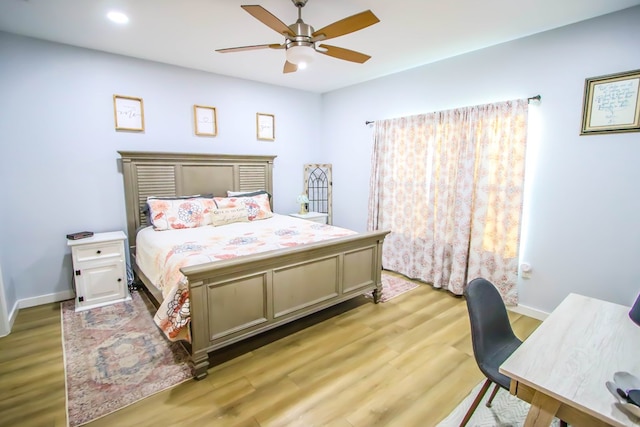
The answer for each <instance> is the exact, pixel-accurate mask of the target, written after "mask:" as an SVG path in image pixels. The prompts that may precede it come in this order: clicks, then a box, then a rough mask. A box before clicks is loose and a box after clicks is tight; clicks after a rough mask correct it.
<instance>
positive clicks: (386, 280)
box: [364, 271, 420, 302]
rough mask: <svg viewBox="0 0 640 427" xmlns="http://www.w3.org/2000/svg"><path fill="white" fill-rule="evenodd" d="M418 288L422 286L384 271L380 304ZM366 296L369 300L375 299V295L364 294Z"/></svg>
mask: <svg viewBox="0 0 640 427" xmlns="http://www.w3.org/2000/svg"><path fill="white" fill-rule="evenodd" d="M418 286H420V285H419V284H417V283H415V282H412V281H410V280H407V279H403V278H402V277H398V276H395V275H392V274H389V273H387V272H385V271H383V272H382V295H381V297H380V302H387V301H389V300H390V299H392V298H395V297H397V296H400V295H402V294H404V293H405V292H409V291H410V290H412V289H415V288H417V287H418ZM364 296H365V297H367V298H373V293H372V292H367V293H366V294H364Z"/></svg>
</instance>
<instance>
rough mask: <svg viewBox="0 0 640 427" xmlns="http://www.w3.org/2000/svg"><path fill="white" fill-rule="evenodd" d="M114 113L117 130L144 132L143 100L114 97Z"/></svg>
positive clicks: (131, 97)
mask: <svg viewBox="0 0 640 427" xmlns="http://www.w3.org/2000/svg"><path fill="white" fill-rule="evenodd" d="M113 112H114V115H115V121H116V130H133V131H143V130H144V107H143V105H142V98H135V97H133V96H124V95H113Z"/></svg>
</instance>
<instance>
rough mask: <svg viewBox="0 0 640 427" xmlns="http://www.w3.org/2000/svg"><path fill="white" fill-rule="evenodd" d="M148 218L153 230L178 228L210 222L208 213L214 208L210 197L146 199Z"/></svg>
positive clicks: (192, 226)
mask: <svg viewBox="0 0 640 427" xmlns="http://www.w3.org/2000/svg"><path fill="white" fill-rule="evenodd" d="M147 206H148V207H149V219H150V220H151V224H152V225H153V228H154V230H158V231H164V230H179V229H183V228H195V227H202V226H204V225H210V224H211V216H210V213H211V211H212V210H214V209H215V208H216V204H215V202H214V201H213V199H212V198H204V197H194V198H187V199H185V198H178V199H153V198H149V199H148V200H147Z"/></svg>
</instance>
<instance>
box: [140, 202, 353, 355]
mask: <svg viewBox="0 0 640 427" xmlns="http://www.w3.org/2000/svg"><path fill="white" fill-rule="evenodd" d="M352 234H356V232H355V231H351V230H347V229H345V228H340V227H334V226H330V225H324V224H318V223H315V222H312V221H306V220H303V219H298V218H292V217H289V216H285V215H278V214H274V216H273V217H272V218H268V219H264V220H260V221H251V222H239V223H233V224H227V225H223V226H218V227H214V226H212V225H207V226H204V227H198V228H189V229H183V230H165V231H155V230H154V229H153V227H147V228H143V229H142V230H140V231H139V232H138V235H137V237H136V263H137V265H138V267H139V268H140V269H141V270H142V272H143V273H144V274H145V275H146V276H147V277H148V278H149V279H150V280H151V281H152V282H153V283H154V285H155V286H156V287H157V288H158V289H160V290H161V291H162V296H163V298H164V300H163V301H162V304H161V306H160V308H159V309H158V311H157V312H156V314H155V316H154V320H155V322H156V324H157V325H158V327H160V329H161V330H162V331H163V332H164V333H165V335H166V336H167V337H168V338H169V339H170V340H172V341H178V340H186V341H189V342H190V341H191V335H190V333H189V322H190V314H189V286H188V283H187V278H186V277H185V276H184V275H183V274H182V273H181V272H180V268H182V267H186V266H190V265H197V264H203V263H208V262H212V261H217V260H223V259H230V258H235V257H239V256H243V255H250V254H255V253H259V252H265V251H270V250H275V249H282V248H287V247H293V246H298V245H304V244H307V243H313V242H319V241H322V240H327V239H332V238H337V237H342V236H348V235H352Z"/></svg>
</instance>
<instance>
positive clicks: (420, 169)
mask: <svg viewBox="0 0 640 427" xmlns="http://www.w3.org/2000/svg"><path fill="white" fill-rule="evenodd" d="M527 113H528V102H527V100H526V99H522V100H515V101H507V102H502V103H495V104H487V105H480V106H474V107H467V108H459V109H454V110H447V111H440V112H435V113H430V114H423V115H416V116H411V117H402V118H397V119H390V120H382V121H376V124H375V131H374V149H373V154H372V169H371V170H372V173H371V181H370V193H369V209H368V213H369V215H368V229H369V230H383V229H386V230H391V233H390V234H389V235H388V236H387V238H386V239H385V243H384V248H383V255H382V265H383V267H384V268H385V269H389V270H393V271H397V272H399V273H402V274H404V275H406V276H408V277H411V278H416V279H421V280H423V281H425V282H428V283H431V284H433V286H434V287H436V288H443V289H447V290H449V291H451V292H452V293H454V294H456V295H461V294H462V293H463V289H464V285H465V284H466V283H467V282H468V281H469V280H472V279H474V278H476V277H484V278H486V279H487V280H490V281H491V282H492V283H494V285H496V287H497V288H498V290H499V292H500V294H501V295H502V297H503V299H504V301H505V303H506V304H509V305H515V304H517V302H518V296H517V290H516V281H517V274H518V248H519V244H520V221H521V218H522V201H523V189H524V173H525V153H526V144H527V115H528V114H527Z"/></svg>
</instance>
